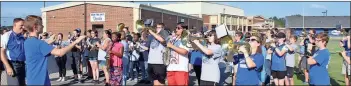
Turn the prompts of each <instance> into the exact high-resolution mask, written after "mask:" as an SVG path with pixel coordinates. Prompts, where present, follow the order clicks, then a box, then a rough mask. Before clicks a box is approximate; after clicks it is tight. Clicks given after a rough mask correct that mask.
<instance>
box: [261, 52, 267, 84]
mask: <svg viewBox="0 0 351 86" xmlns="http://www.w3.org/2000/svg"><path fill="white" fill-rule="evenodd" d="M261 50H262V55H263V58H264V60H263V66H262V71H261V74H260V75H261V76H260V81H261V82H263V81H265V79H266V76H267V75H266V73H267V72H266V69H267V68H266V67H267V66H264V65H266V64H267V63H266V60H265V59H266V56H267V49H266V47H264V46H261Z"/></svg>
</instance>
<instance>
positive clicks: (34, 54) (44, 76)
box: [24, 37, 54, 85]
mask: <svg viewBox="0 0 351 86" xmlns="http://www.w3.org/2000/svg"><path fill="white" fill-rule="evenodd" d="M53 49H54V47H53V46H50V45H49V44H48V43H46V42H44V41H42V40H39V39H37V38H34V37H29V38H28V39H27V40H26V41H25V42H24V51H25V55H26V68H27V70H26V81H27V85H50V79H49V74H48V69H47V66H48V58H47V57H48V56H50V52H51V51H52V50H53Z"/></svg>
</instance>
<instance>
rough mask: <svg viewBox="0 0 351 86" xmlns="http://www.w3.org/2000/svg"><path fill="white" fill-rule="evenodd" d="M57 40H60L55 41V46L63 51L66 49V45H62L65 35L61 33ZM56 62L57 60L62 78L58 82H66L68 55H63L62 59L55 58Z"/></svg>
mask: <svg viewBox="0 0 351 86" xmlns="http://www.w3.org/2000/svg"><path fill="white" fill-rule="evenodd" d="M57 38H58V40H57V41H55V42H54V43H53V45H54V46H55V47H56V48H59V49H61V48H62V47H64V45H63V44H64V43H62V38H63V34H62V33H59V34H58V35H57ZM55 60H56V63H57V66H58V68H59V76H60V78H59V79H58V80H57V81H66V78H65V77H66V61H67V57H66V55H63V56H62V57H58V56H55Z"/></svg>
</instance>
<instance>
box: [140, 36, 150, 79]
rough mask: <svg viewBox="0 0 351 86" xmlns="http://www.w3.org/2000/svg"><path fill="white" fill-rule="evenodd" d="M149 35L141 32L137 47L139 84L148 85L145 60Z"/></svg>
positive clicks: (147, 52)
mask: <svg viewBox="0 0 351 86" xmlns="http://www.w3.org/2000/svg"><path fill="white" fill-rule="evenodd" d="M148 37H149V35H148V34H147V32H146V31H143V32H141V40H140V43H138V45H139V46H140V52H141V53H142V54H141V58H139V64H140V69H141V79H142V80H141V81H140V83H148V82H149V80H148V77H149V75H148V73H147V68H148V67H147V60H148V56H149V46H150V42H149V41H148Z"/></svg>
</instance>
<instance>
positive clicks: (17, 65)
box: [7, 61, 26, 86]
mask: <svg viewBox="0 0 351 86" xmlns="http://www.w3.org/2000/svg"><path fill="white" fill-rule="evenodd" d="M9 63H10V66H11V67H12V69H13V72H14V76H13V77H12V76H8V75H7V84H8V85H19V86H25V85H26V82H25V77H26V68H25V64H24V62H12V61H9Z"/></svg>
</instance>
